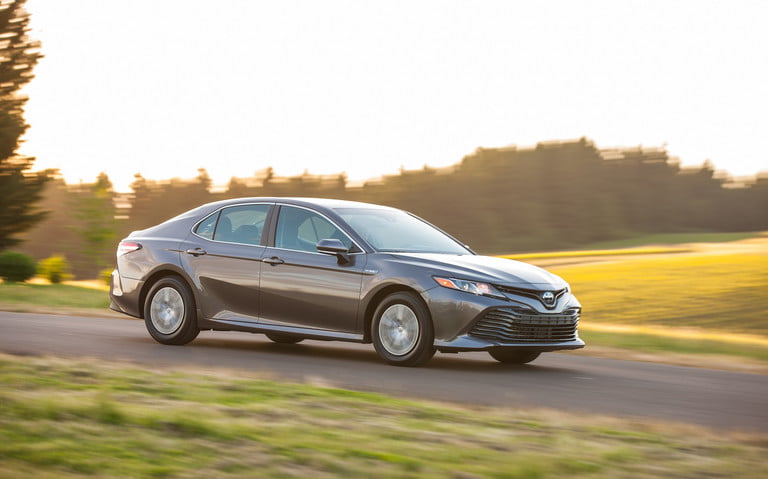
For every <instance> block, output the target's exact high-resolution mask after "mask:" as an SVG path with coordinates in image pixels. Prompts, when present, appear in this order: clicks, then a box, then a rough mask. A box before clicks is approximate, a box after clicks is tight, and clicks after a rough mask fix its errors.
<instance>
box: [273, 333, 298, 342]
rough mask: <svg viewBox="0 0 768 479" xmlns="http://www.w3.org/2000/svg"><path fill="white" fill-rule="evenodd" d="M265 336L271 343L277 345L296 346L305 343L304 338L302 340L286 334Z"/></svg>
mask: <svg viewBox="0 0 768 479" xmlns="http://www.w3.org/2000/svg"><path fill="white" fill-rule="evenodd" d="M265 336H266V337H268V338H269V340H270V341H272V342H273V343H277V344H296V343H300V342H302V341H304V338H300V337H298V336H288V335H285V334H273V333H267V334H265Z"/></svg>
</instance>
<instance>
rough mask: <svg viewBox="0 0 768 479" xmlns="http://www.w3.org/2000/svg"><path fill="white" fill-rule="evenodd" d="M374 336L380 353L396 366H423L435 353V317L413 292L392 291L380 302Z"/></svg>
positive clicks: (376, 312) (372, 332)
mask: <svg viewBox="0 0 768 479" xmlns="http://www.w3.org/2000/svg"><path fill="white" fill-rule="evenodd" d="M371 337H372V338H373V347H374V348H376V352H377V353H378V354H379V356H380V357H381V358H382V359H383V360H384V361H386V362H388V363H389V364H392V365H395V366H421V365H422V364H424V363H426V362H427V361H429V360H430V359H431V358H432V356H434V354H435V347H434V338H435V333H434V327H433V326H432V317H431V315H430V314H429V310H428V309H427V307H426V305H424V302H423V301H422V300H421V298H419V297H418V296H416V295H415V294H413V293H407V292H400V293H393V294H390V295H389V296H387V297H386V298H384V300H383V301H382V302H381V303H379V305H378V307H376V311H375V312H374V314H373V321H372V322H371Z"/></svg>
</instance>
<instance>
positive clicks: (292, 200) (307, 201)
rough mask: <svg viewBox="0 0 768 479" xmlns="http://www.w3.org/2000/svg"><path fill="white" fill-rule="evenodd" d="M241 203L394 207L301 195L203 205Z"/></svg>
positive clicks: (216, 204)
mask: <svg viewBox="0 0 768 479" xmlns="http://www.w3.org/2000/svg"><path fill="white" fill-rule="evenodd" d="M241 203H281V204H288V205H297V206H314V207H320V208H326V209H329V210H335V209H339V208H366V209H394V208H390V207H389V206H382V205H375V204H372V203H362V202H359V201H348V200H338V199H332V198H303V197H243V198H231V199H228V200H221V201H215V202H213V203H208V204H206V205H204V207H205V208H206V209H207V208H208V207H213V209H218V208H221V207H224V206H231V205H237V204H241Z"/></svg>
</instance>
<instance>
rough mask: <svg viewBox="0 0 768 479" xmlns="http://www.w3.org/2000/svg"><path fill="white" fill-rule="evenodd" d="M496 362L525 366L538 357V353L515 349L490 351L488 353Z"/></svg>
mask: <svg viewBox="0 0 768 479" xmlns="http://www.w3.org/2000/svg"><path fill="white" fill-rule="evenodd" d="M488 354H490V355H491V357H492V358H493V359H495V360H496V361H499V362H502V363H506V364H526V363H530V362H531V361H533V360H534V359H536V358H538V357H539V354H541V353H539V352H535V351H533V352H532V351H517V350H515V349H491V350H490V351H488Z"/></svg>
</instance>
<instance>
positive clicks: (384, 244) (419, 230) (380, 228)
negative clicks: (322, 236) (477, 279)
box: [336, 208, 472, 255]
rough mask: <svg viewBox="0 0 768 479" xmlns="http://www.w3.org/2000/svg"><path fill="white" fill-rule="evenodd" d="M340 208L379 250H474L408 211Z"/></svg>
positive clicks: (364, 236)
mask: <svg viewBox="0 0 768 479" xmlns="http://www.w3.org/2000/svg"><path fill="white" fill-rule="evenodd" d="M336 212H337V213H338V214H339V215H340V216H341V217H342V218H344V221H346V222H347V223H349V225H350V226H351V227H352V228H354V229H355V231H357V232H358V234H360V236H362V237H363V238H364V239H365V240H366V241H367V242H368V243H369V244H370V245H371V246H373V247H374V248H376V249H377V250H378V251H384V252H397V253H444V254H459V255H461V254H472V252H471V251H469V250H468V249H466V248H465V247H464V246H462V245H461V244H459V243H457V242H456V240H454V239H453V238H451V237H450V236H448V235H446V234H445V233H443V232H442V231H440V230H438V229H437V228H435V227H434V226H431V225H430V224H428V223H426V222H424V221H422V220H420V219H419V218H417V217H415V216H412V215H410V214H408V213H406V212H404V211H400V210H395V209H392V210H389V209H375V208H371V209H367V208H339V209H337V210H336Z"/></svg>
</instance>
